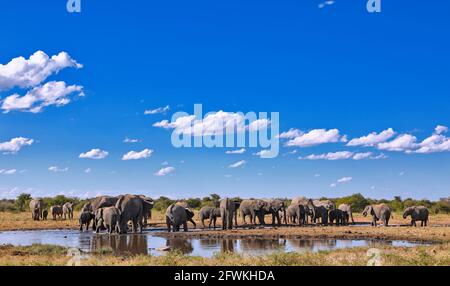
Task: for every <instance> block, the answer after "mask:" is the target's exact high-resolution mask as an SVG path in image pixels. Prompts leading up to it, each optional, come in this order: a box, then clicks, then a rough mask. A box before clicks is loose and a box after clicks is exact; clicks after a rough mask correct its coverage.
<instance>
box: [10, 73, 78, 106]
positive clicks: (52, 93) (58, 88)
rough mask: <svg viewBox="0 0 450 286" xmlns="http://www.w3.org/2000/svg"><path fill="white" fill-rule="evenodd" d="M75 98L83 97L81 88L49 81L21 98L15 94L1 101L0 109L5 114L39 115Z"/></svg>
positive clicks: (61, 82)
mask: <svg viewBox="0 0 450 286" xmlns="http://www.w3.org/2000/svg"><path fill="white" fill-rule="evenodd" d="M77 96H78V97H80V96H84V93H83V87H82V86H79V85H69V86H67V85H66V83H65V82H63V81H50V82H48V83H46V84H44V85H42V86H38V87H35V88H33V89H31V90H30V91H28V92H27V93H26V94H25V95H23V96H21V95H19V94H17V93H16V94H13V95H10V96H8V97H6V98H5V99H4V100H3V101H2V106H1V109H2V110H3V112H5V113H7V112H10V111H24V112H32V113H39V112H41V111H42V110H43V109H44V108H45V107H47V106H51V105H54V106H57V107H59V106H64V105H67V104H69V103H70V102H71V101H72V98H73V97H77Z"/></svg>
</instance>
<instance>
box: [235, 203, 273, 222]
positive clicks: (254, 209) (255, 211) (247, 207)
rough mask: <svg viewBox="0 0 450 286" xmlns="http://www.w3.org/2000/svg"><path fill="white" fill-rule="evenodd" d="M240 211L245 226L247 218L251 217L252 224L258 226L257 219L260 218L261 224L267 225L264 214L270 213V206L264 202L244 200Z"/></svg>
mask: <svg viewBox="0 0 450 286" xmlns="http://www.w3.org/2000/svg"><path fill="white" fill-rule="evenodd" d="M239 211H240V214H241V216H242V219H243V220H244V223H245V224H247V222H246V220H245V218H246V217H247V216H250V223H251V224H256V217H258V219H259V223H260V224H262V225H263V224H265V223H264V214H265V213H266V212H269V211H270V206H269V204H268V203H267V202H266V201H263V200H243V201H242V202H241V205H240V207H239Z"/></svg>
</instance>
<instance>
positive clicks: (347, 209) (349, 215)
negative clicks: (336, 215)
mask: <svg viewBox="0 0 450 286" xmlns="http://www.w3.org/2000/svg"><path fill="white" fill-rule="evenodd" d="M338 209H339V210H341V211H343V212H344V223H345V224H349V222H350V219H352V224H355V220H354V219H353V211H352V207H351V206H350V205H348V204H342V205H340V206H339V208H338Z"/></svg>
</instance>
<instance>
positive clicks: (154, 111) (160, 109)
mask: <svg viewBox="0 0 450 286" xmlns="http://www.w3.org/2000/svg"><path fill="white" fill-rule="evenodd" d="M169 110H170V106H169V105H166V106H164V107H158V108H156V109H149V110H146V111H144V114H145V115H153V114H159V113H166V112H167V111H169Z"/></svg>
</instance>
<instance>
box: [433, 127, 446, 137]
mask: <svg viewBox="0 0 450 286" xmlns="http://www.w3.org/2000/svg"><path fill="white" fill-rule="evenodd" d="M447 132H448V127H447V126H442V125H438V126H436V128H435V129H434V133H436V134H437V135H441V134H443V133H447Z"/></svg>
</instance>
